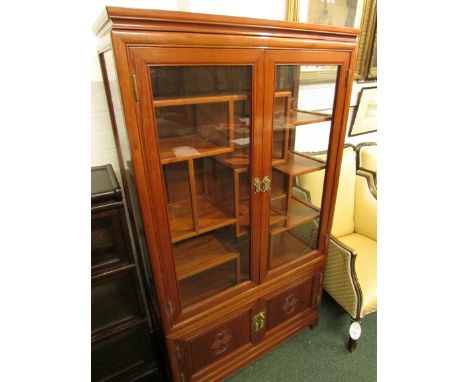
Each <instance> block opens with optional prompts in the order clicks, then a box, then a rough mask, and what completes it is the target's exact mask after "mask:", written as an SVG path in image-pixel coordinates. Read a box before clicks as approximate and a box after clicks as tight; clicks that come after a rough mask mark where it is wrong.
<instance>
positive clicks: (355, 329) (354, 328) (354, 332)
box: [348, 321, 361, 353]
mask: <svg viewBox="0 0 468 382" xmlns="http://www.w3.org/2000/svg"><path fill="white" fill-rule="evenodd" d="M359 337H361V324H360V323H359V321H353V322H352V323H351V325H350V327H349V338H348V351H349V352H350V353H352V352H353V351H354V350H355V349H356V345H357V341H358V339H359Z"/></svg>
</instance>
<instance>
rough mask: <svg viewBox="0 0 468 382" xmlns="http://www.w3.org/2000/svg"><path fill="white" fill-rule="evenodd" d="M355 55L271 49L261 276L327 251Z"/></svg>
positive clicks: (286, 268)
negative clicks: (351, 67)
mask: <svg viewBox="0 0 468 382" xmlns="http://www.w3.org/2000/svg"><path fill="white" fill-rule="evenodd" d="M291 57H293V59H291ZM349 59H350V53H340V52H326V53H325V52H320V53H318V52H295V53H294V55H291V54H290V53H289V52H285V51H270V52H267V53H266V54H265V70H266V79H267V80H266V83H265V126H264V129H265V137H268V138H269V139H265V144H264V157H263V167H264V168H263V174H262V175H263V178H261V179H262V197H263V202H262V203H263V205H262V208H263V214H264V216H268V219H265V221H263V224H264V226H263V231H262V232H263V233H264V236H263V237H262V243H263V244H262V251H263V256H262V265H261V270H262V271H261V278H262V279H268V278H271V277H274V276H275V275H277V274H279V273H282V272H285V271H287V270H289V269H291V268H292V267H296V266H298V265H300V264H302V263H304V262H306V261H310V260H312V259H313V258H316V257H319V256H321V255H323V254H324V243H325V236H326V235H327V234H329V232H330V226H329V221H328V216H329V214H330V210H331V202H332V200H331V194H332V192H331V191H332V190H331V188H332V184H333V179H334V176H335V169H336V166H337V160H336V157H337V150H338V146H339V145H338V143H339V141H340V139H341V140H343V137H344V129H343V128H342V124H343V109H344V101H345V93H346V87H345V84H344V83H345V81H346V80H347V74H348V66H349ZM337 89H341V90H340V91H338V90H337ZM341 144H342V143H341Z"/></svg>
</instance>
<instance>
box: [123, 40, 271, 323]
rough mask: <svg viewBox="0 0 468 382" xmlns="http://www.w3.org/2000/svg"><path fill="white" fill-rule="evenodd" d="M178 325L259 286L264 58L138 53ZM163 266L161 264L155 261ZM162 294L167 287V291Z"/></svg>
mask: <svg viewBox="0 0 468 382" xmlns="http://www.w3.org/2000/svg"><path fill="white" fill-rule="evenodd" d="M131 58H132V60H133V66H134V69H135V77H134V80H135V84H136V87H137V88H138V89H139V90H138V94H140V95H141V99H139V101H138V102H139V113H140V121H139V129H140V140H141V143H142V146H143V147H144V158H145V166H146V167H147V168H146V171H147V172H148V173H150V174H151V176H152V177H153V178H154V187H151V185H150V190H151V193H152V194H151V195H149V199H150V200H151V209H152V211H153V218H154V219H153V220H154V221H155V222H156V224H155V227H154V228H155V230H156V234H157V236H158V242H159V250H160V253H159V255H158V256H157V259H153V261H157V262H159V264H160V267H161V270H162V273H163V284H164V285H163V287H164V290H165V296H166V305H167V306H166V307H167V309H168V310H169V312H170V315H172V323H174V322H175V321H178V320H183V319H185V318H187V317H189V316H190V315H192V314H195V313H197V312H200V311H202V310H203V309H206V308H207V307H209V306H212V305H214V304H216V303H217V302H219V301H224V300H225V299H226V298H229V297H232V296H234V295H236V294H238V293H239V292H240V291H241V290H246V289H249V288H252V287H254V286H255V285H256V284H257V283H258V282H259V253H260V250H259V246H260V232H259V227H260V208H261V206H260V203H259V201H260V195H259V194H255V193H254V192H252V187H251V182H252V181H251V179H252V178H256V177H259V176H260V167H261V166H260V165H261V147H262V136H261V114H262V112H263V100H262V92H261V90H260V89H261V88H262V81H263V61H262V53H261V52H259V51H253V50H243V49H237V50H230V49H202V48H131ZM152 256H154V254H152ZM160 287H161V285H160Z"/></svg>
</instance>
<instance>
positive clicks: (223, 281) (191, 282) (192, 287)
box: [179, 269, 244, 307]
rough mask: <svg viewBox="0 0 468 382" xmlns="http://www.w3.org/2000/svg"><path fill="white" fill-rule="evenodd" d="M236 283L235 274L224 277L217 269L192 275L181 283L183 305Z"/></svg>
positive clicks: (209, 295) (202, 298) (192, 302)
mask: <svg viewBox="0 0 468 382" xmlns="http://www.w3.org/2000/svg"><path fill="white" fill-rule="evenodd" d="M243 276H244V275H243ZM234 285H236V279H235V275H233V276H232V277H223V275H220V274H219V272H217V271H216V269H210V270H208V271H205V272H203V273H202V274H200V275H195V276H192V277H191V278H189V279H185V280H183V281H182V282H181V283H180V284H179V291H180V300H181V303H182V307H186V306H189V305H192V304H194V303H196V302H198V301H202V300H204V299H206V298H208V297H211V296H214V295H215V294H217V293H220V292H222V291H223V290H226V289H229V288H232V287H233V286H234Z"/></svg>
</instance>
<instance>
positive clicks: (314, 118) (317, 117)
mask: <svg viewBox="0 0 468 382" xmlns="http://www.w3.org/2000/svg"><path fill="white" fill-rule="evenodd" d="M331 119H332V116H331V115H327V114H321V113H314V112H310V111H303V110H291V113H290V116H289V123H290V124H292V125H293V126H300V125H309V124H311V123H318V122H325V121H331Z"/></svg>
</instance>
